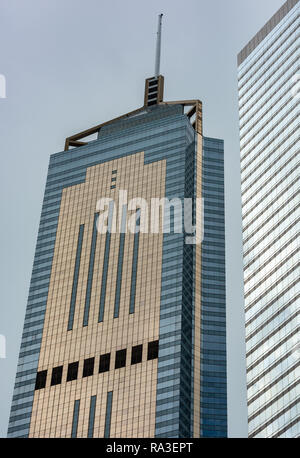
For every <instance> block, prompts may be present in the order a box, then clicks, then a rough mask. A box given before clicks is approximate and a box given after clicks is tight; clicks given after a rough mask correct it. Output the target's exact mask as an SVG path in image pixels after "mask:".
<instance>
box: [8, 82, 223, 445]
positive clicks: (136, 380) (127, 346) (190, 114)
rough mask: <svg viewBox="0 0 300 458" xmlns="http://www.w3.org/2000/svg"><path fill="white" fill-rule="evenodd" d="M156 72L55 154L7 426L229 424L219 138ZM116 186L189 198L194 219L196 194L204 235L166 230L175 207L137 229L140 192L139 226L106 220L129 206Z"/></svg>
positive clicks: (217, 432) (110, 430) (135, 428)
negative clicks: (117, 109)
mask: <svg viewBox="0 0 300 458" xmlns="http://www.w3.org/2000/svg"><path fill="white" fill-rule="evenodd" d="M163 84H164V80H163V77H162V76H158V77H154V78H149V79H147V80H146V85H145V100H144V105H143V106H142V107H141V108H139V109H138V110H135V111H134V112H131V113H128V114H126V115H124V116H121V117H120V118H117V119H115V120H112V121H109V122H107V123H105V124H102V125H99V126H96V127H94V128H92V129H88V130H87V131H84V132H81V133H79V134H76V135H73V136H72V137H69V138H68V139H67V140H66V145H65V150H64V151H63V152H60V153H57V154H54V155H52V156H51V159H50V164H49V170H48V177H47V183H46V189H45V195H44V201H43V208H42V214H41V220H40V227H39V232H38V240H37V246H36V253H35V258H34V265H33V272H32V279H31V284H30V290H29V298H28V304H27V310H26V317H25V324H24V331H23V336H22V343H21V350H20V355H19V362H18V369H17V375H16V382H15V388H14V393H13V400H12V407H11V415H10V422H9V429H8V436H9V437H117V438H121V437H167V438H172V437H174V438H176V437H226V435H227V395H226V391H227V390H226V310H225V237H224V235H225V230H224V145H223V141H222V140H217V139H212V138H207V137H203V134H202V105H201V102H200V101H199V100H189V101H178V102H164V101H163ZM91 135H94V136H95V135H96V138H94V139H93V140H90V141H89V139H88V138H87V139H86V140H84V139H85V137H89V136H91ZM120 191H126V196H127V199H128V202H129V201H130V200H131V199H135V198H138V199H144V201H146V202H150V201H151V199H153V198H159V199H177V201H180V202H182V201H183V199H193V200H192V205H190V209H191V213H192V220H193V222H194V223H195V222H197V220H199V208H198V206H197V204H196V203H195V202H196V198H198V199H202V205H201V215H202V216H203V215H204V216H203V220H204V223H203V224H202V243H199V241H197V243H192V242H189V243H187V235H188V233H187V231H186V230H178V227H177V229H176V230H175V226H176V224H175V223H176V221H177V222H178V221H179V220H177V219H176V218H175V206H170V213H171V214H172V215H173V218H171V223H170V226H171V227H170V231H169V232H168V231H167V230H165V224H166V219H165V218H164V219H162V218H161V219H162V223H163V226H164V230H158V231H156V232H155V231H152V232H151V233H146V232H145V233H144V232H142V230H140V231H139V230H138V228H139V225H141V218H142V208H140V207H139V205H140V202H141V200H138V203H137V207H138V208H140V209H139V210H138V211H137V212H136V213H133V216H134V218H135V220H134V221H133V224H134V225H135V229H136V230H134V231H132V232H129V231H125V230H121V231H113V230H112V229H113V225H114V224H115V223H116V221H117V223H118V222H120V226H121V228H123V229H124V227H127V226H126V224H127V223H128V219H129V217H131V219H132V217H133V216H132V215H130V213H132V212H130V208H129V204H128V205H126V203H124V200H122V199H123V198H122V199H121V197H120V196H121V193H120ZM122 196H123V197H124V193H123V194H122ZM103 197H105V198H108V199H110V200H109V202H108V210H107V221H108V230H107V231H106V232H103V233H102V232H101V231H99V218H100V216H99V215H100V213H101V212H100V209H99V204H98V202H99V199H101V198H103ZM111 202H113V204H111ZM189 202H191V201H189ZM117 209H120V211H119V212H118V214H117V213H116V212H117ZM164 214H166V212H165V213H164ZM115 215H116V219H114V216H115ZM177 217H178V218H179V216H178V214H177ZM117 223H116V224H117ZM182 226H183V224H181V228H182ZM196 238H197V237H196ZM194 241H195V240H194Z"/></svg>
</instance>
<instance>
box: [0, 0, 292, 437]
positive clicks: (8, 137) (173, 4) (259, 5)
mask: <svg viewBox="0 0 300 458" xmlns="http://www.w3.org/2000/svg"><path fill="white" fill-rule="evenodd" d="M282 4H283V0H209V1H207V0H185V1H183V0H151V1H150V2H149V1H146V0H110V1H107V0H106V1H104V0H26V1H24V0H0V42H1V44H2V47H1V60H0V74H3V75H5V78H6V83H7V98H6V99H0V142H1V149H0V152H1V169H0V173H1V177H0V187H1V202H0V205H1V208H0V214H1V215H2V220H1V225H0V249H1V251H0V252H1V258H0V259H1V265H0V269H1V270H0V281H1V285H0V294H1V302H0V304H1V309H0V334H2V335H4V336H5V337H6V344H7V349H6V350H7V351H6V352H7V354H6V359H0V371H1V378H0V436H6V432H7V422H8V416H9V407H10V403H11V398H12V390H13V384H14V378H15V372H16V365H17V355H18V352H19V346H20V340H21V333H22V326H23V320H24V315H25V307H26V300H27V294H28V288H29V282H30V276H31V268H32V262H33V257H34V249H35V243H36V237H37V231H38V223H39V217H40V211H41V205H42V198H43V192H44V186H45V181H46V173H47V167H48V161H49V155H50V154H51V153H53V152H58V151H61V150H62V149H63V145H64V139H65V137H67V136H70V135H72V134H74V133H76V132H77V131H80V130H83V129H85V128H88V127H91V126H93V125H95V124H98V123H101V122H104V121H107V120H109V119H112V118H113V117H116V116H119V115H121V114H123V113H127V112H128V111H131V110H133V109H135V108H138V107H140V106H141V105H142V104H143V91H144V80H145V78H147V77H151V76H153V73H154V55H155V36H156V27H157V15H158V14H159V13H160V12H162V13H164V18H163V33H162V56H161V73H162V74H163V75H164V76H165V97H164V98H165V100H180V99H194V98H198V99H201V100H202V102H203V110H204V112H203V116H204V118H203V120H204V134H205V135H206V136H212V137H217V138H223V139H224V140H225V186H226V244H227V246H226V262H227V303H228V313H227V316H228V407H229V435H230V436H231V437H236V436H238V437H243V436H246V434H247V419H246V389H245V363H244V342H243V339H244V327H243V325H244V322H243V319H244V311H243V290H242V244H241V209H240V208H241V205H240V176H239V170H240V165H239V140H238V113H237V77H236V74H237V70H236V55H237V53H238V52H239V51H240V50H241V48H242V47H243V46H244V45H245V44H246V43H247V42H248V41H249V39H251V38H252V36H253V35H254V34H255V33H256V32H257V31H258V30H259V28H260V27H262V26H263V25H264V24H265V22H266V21H267V20H268V19H269V18H270V17H271V16H272V15H273V14H274V13H275V12H276V11H277V9H278V8H279V7H280V6H281V5H282Z"/></svg>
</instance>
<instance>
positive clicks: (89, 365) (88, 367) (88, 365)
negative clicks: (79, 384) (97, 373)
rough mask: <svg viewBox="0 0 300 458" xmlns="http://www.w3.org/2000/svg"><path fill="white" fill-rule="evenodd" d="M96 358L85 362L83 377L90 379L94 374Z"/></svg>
mask: <svg viewBox="0 0 300 458" xmlns="http://www.w3.org/2000/svg"><path fill="white" fill-rule="evenodd" d="M94 364H95V358H88V359H85V360H84V364H83V373H82V377H89V376H90V375H93V374H94Z"/></svg>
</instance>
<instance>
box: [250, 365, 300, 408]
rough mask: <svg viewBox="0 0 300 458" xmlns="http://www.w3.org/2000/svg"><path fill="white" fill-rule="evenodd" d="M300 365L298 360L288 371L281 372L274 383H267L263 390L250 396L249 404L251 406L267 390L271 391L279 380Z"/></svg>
mask: <svg viewBox="0 0 300 458" xmlns="http://www.w3.org/2000/svg"><path fill="white" fill-rule="evenodd" d="M299 366H300V363H299V362H297V363H296V364H295V365H294V366H291V367H290V368H289V369H288V370H287V371H285V372H283V373H282V374H280V376H279V377H277V378H276V379H275V380H274V381H273V382H272V383H270V384H269V385H267V386H266V387H265V388H264V389H263V390H261V391H260V392H259V393H257V394H256V395H255V396H253V397H252V398H250V399H249V400H248V402H247V405H248V406H250V405H251V404H252V403H253V402H254V401H256V400H257V399H259V398H260V397H261V396H262V395H263V394H264V393H266V392H267V391H269V390H270V389H271V388H272V387H273V386H275V385H277V383H278V382H280V381H281V380H283V379H284V378H285V377H287V376H288V375H289V374H290V373H291V372H293V371H294V370H296V369H297V368H298V367H299Z"/></svg>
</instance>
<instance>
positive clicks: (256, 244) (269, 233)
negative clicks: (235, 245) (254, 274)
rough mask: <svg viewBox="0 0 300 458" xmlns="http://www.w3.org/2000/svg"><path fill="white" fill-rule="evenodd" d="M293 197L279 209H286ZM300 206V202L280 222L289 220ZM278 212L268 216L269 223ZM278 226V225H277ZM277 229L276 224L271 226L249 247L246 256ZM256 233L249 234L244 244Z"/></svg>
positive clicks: (295, 222)
mask: <svg viewBox="0 0 300 458" xmlns="http://www.w3.org/2000/svg"><path fill="white" fill-rule="evenodd" d="M295 195H296V194H295ZM293 199H294V196H292V197H291V198H290V199H289V200H288V201H287V202H285V204H284V206H283V207H281V208H280V209H279V211H280V210H282V209H284V208H285V207H286V206H287V204H288V203H289V202H291V201H293ZM299 208H300V204H299V205H297V206H296V207H295V208H292V210H290V211H289V212H288V213H287V214H286V215H285V216H283V217H282V218H281V221H280V223H281V224H282V223H284V222H285V221H287V220H289V218H290V217H291V215H293V213H296V211H297V210H298V209H299ZM276 213H278V212H276ZM276 213H274V214H273V215H271V216H270V218H268V220H269V221H267V223H268V222H270V220H272V219H273V217H274V215H276ZM299 219H300V218H298V220H297V219H295V221H294V224H293V225H296V224H297V222H298V221H299ZM264 225H265V224H263V226H264ZM263 226H262V227H263ZM277 226H278V225H277ZM275 229H276V228H275V227H274V226H273V227H271V228H270V229H269V230H268V232H266V233H265V234H264V235H263V236H262V237H261V238H260V239H258V240H256V241H255V243H253V245H251V246H250V248H248V249H247V251H245V252H244V257H246V256H247V255H248V254H250V253H251V252H252V251H253V249H254V248H256V247H257V246H258V245H260V244H261V242H263V241H264V240H265V239H266V238H267V237H268V236H269V235H271V234H273V233H274V230H275ZM255 235H257V234H255V232H252V234H251V235H249V236H248V237H247V238H246V239H245V240H244V241H243V245H244V244H246V243H247V242H249V240H250V239H251V238H253V237H254V236H255Z"/></svg>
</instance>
